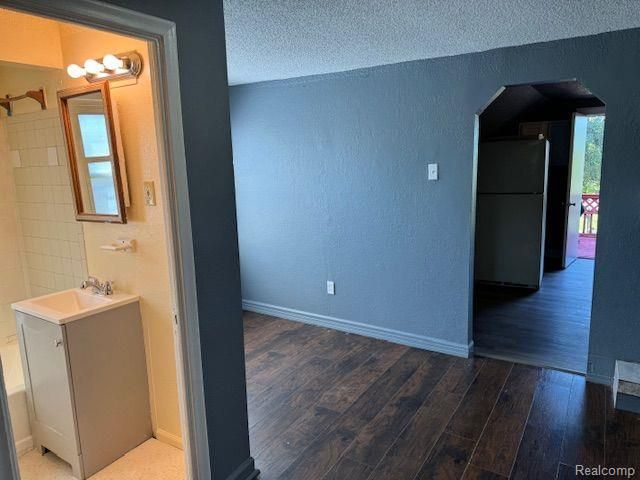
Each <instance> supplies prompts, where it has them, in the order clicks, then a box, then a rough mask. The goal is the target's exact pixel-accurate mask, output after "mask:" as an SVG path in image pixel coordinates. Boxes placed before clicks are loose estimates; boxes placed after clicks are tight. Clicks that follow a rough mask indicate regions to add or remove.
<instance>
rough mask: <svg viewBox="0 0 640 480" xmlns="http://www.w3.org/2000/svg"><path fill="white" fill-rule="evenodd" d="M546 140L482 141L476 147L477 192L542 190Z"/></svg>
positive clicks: (533, 191) (546, 161)
mask: <svg viewBox="0 0 640 480" xmlns="http://www.w3.org/2000/svg"><path fill="white" fill-rule="evenodd" d="M548 161H549V142H548V141H547V140H508V141H496V142H483V143H481V144H480V148H479V151H478V193H544V191H545V189H546V186H547V164H548Z"/></svg>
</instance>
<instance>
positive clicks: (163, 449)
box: [19, 438, 186, 480]
mask: <svg viewBox="0 0 640 480" xmlns="http://www.w3.org/2000/svg"><path fill="white" fill-rule="evenodd" d="M183 453H184V452H183V451H182V450H179V449H177V448H175V447H172V446H170V445H167V444H165V443H162V442H159V441H158V440H156V439H154V438H152V439H151V440H147V441H146V442H145V443H143V444H142V445H140V446H139V447H137V448H134V449H133V450H131V451H130V452H129V453H127V454H126V455H125V456H124V457H122V458H119V459H118V460H116V462H114V463H112V464H111V465H109V466H108V467H107V468H105V469H104V470H101V471H99V472H98V473H96V474H95V475H93V476H92V477H90V479H91V480H184V479H185V476H186V475H185V467H184V454H183ZM19 463H20V479H21V480H75V477H74V476H73V475H71V467H70V466H69V465H68V464H67V463H65V462H63V461H62V460H60V459H59V458H58V457H56V456H55V455H53V454H52V453H47V454H46V455H40V452H38V451H35V450H33V451H31V452H29V453H26V454H25V455H23V456H22V457H20V462H19Z"/></svg>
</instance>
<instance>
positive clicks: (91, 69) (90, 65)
mask: <svg viewBox="0 0 640 480" xmlns="http://www.w3.org/2000/svg"><path fill="white" fill-rule="evenodd" d="M84 69H85V70H86V71H87V72H88V73H90V74H92V75H97V74H99V73H101V72H103V71H104V65H103V64H101V63H100V62H97V61H95V60H94V59H93V58H90V59H88V60H87V61H86V62H84Z"/></svg>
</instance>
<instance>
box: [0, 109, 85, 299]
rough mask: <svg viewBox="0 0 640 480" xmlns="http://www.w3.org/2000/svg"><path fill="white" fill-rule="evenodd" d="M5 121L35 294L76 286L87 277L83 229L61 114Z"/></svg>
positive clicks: (38, 114) (25, 256) (43, 113)
mask: <svg viewBox="0 0 640 480" xmlns="http://www.w3.org/2000/svg"><path fill="white" fill-rule="evenodd" d="M5 121H6V124H7V134H8V140H9V151H10V152H9V153H10V158H11V159H12V164H13V177H14V181H15V189H16V203H17V206H18V212H19V221H20V225H21V227H22V238H21V240H22V241H21V242H20V243H21V250H22V252H23V259H24V263H25V270H26V276H27V281H28V284H29V288H30V290H31V295H33V296H38V295H44V294H46V293H51V292H55V291H57V290H63V289H66V288H72V287H75V286H78V285H79V284H80V282H82V280H84V279H85V278H86V277H87V261H86V255H85V248H84V237H83V231H82V224H81V223H79V222H77V221H76V219H75V213H74V207H73V197H72V193H71V185H70V182H69V172H68V170H67V155H66V151H65V148H64V141H63V136H62V127H61V124H60V118H59V116H58V110H57V109H49V110H41V111H38V112H33V113H28V114H23V115H15V116H13V117H9V118H6V119H5ZM15 159H18V161H14V160H15Z"/></svg>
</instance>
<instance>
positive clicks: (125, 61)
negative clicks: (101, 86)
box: [67, 52, 142, 83]
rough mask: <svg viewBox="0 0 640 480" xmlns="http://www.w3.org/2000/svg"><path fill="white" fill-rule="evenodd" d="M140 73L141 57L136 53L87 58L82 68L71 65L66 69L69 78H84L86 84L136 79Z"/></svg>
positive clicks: (109, 54)
mask: <svg viewBox="0 0 640 480" xmlns="http://www.w3.org/2000/svg"><path fill="white" fill-rule="evenodd" d="M141 72H142V57H141V56H140V54H139V53H137V52H126V53H118V54H116V55H114V54H112V53H108V54H106V55H105V56H104V57H103V58H101V59H95V58H89V59H87V60H86V61H85V62H84V68H83V67H81V66H80V65H76V64H75V63H72V64H71V65H69V66H68V67H67V74H68V75H69V76H70V77H71V78H81V77H84V78H85V80H87V82H91V83H93V82H101V81H103V80H123V79H126V78H137V77H138V76H139V75H140V73H141Z"/></svg>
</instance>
